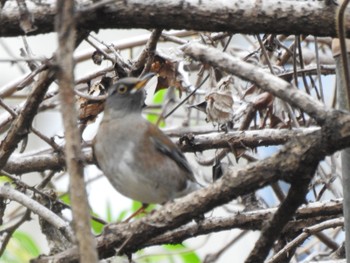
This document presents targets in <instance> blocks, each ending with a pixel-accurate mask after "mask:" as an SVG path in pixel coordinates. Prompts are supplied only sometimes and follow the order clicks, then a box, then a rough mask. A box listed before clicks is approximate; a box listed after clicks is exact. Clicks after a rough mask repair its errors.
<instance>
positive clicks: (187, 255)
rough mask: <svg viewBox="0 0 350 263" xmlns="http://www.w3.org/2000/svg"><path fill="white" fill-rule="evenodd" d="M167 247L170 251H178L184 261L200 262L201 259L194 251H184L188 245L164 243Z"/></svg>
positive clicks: (190, 262)
mask: <svg viewBox="0 0 350 263" xmlns="http://www.w3.org/2000/svg"><path fill="white" fill-rule="evenodd" d="M163 247H164V248H165V249H167V250H169V251H172V252H174V251H178V252H179V254H178V256H179V257H181V259H182V262H184V263H200V262H201V260H200V258H199V257H198V255H197V254H196V253H195V252H194V251H190V250H189V251H186V252H183V250H184V249H186V246H185V245H183V244H177V245H164V246H163Z"/></svg>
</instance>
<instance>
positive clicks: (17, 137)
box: [0, 69, 54, 169]
mask: <svg viewBox="0 0 350 263" xmlns="http://www.w3.org/2000/svg"><path fill="white" fill-rule="evenodd" d="M53 80H54V71H53V70H51V69H49V70H47V71H44V72H43V73H41V74H40V75H39V80H38V81H37V82H36V83H35V85H34V87H33V92H32V93H31V94H30V95H29V96H28V99H27V100H26V102H25V104H24V106H23V110H22V111H21V112H20V113H19V114H18V116H17V117H16V119H15V120H14V122H13V124H12V126H11V128H10V129H9V131H8V133H7V135H6V137H5V139H4V140H3V141H2V142H1V145H0V169H2V168H3V167H4V165H5V164H6V162H7V160H8V158H9V157H10V155H11V154H12V153H13V151H14V150H15V149H16V147H17V145H18V143H19V142H20V141H21V140H22V139H23V138H24V137H25V136H27V134H28V133H29V130H30V127H31V125H32V121H33V119H34V116H35V115H36V113H37V110H38V107H39V104H40V103H41V102H42V100H43V98H44V96H45V93H46V91H47V89H48V88H49V86H50V84H51V83H52V81H53Z"/></svg>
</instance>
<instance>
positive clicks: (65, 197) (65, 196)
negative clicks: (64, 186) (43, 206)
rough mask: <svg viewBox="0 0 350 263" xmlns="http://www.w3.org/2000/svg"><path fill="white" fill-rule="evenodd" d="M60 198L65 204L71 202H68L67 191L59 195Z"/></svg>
mask: <svg viewBox="0 0 350 263" xmlns="http://www.w3.org/2000/svg"><path fill="white" fill-rule="evenodd" d="M60 200H61V201H62V202H63V203H65V204H66V205H70V204H71V202H70V197H69V194H68V193H65V194H63V195H61V196H60Z"/></svg>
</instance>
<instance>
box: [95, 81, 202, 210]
mask: <svg viewBox="0 0 350 263" xmlns="http://www.w3.org/2000/svg"><path fill="white" fill-rule="evenodd" d="M151 77H152V75H146V76H145V77H144V78H143V79H137V78H124V79H121V80H119V81H118V82H117V83H116V84H114V85H113V86H112V87H110V88H109V96H108V98H107V101H106V106H105V110H104V116H103V119H102V122H101V124H100V127H99V130H98V132H97V135H96V138H95V142H94V146H93V147H94V156H95V158H96V161H97V163H98V165H99V167H100V169H101V170H102V171H103V172H104V174H105V175H106V177H107V178H108V179H109V181H110V182H111V184H112V185H113V186H114V188H115V189H116V190H117V191H118V192H120V193H121V194H123V195H125V196H127V197H129V198H131V199H134V200H137V201H140V202H142V203H144V204H148V203H165V202H167V201H169V200H172V199H175V198H178V197H181V196H183V195H186V194H188V193H190V192H192V191H194V190H195V189H197V188H198V183H197V182H196V181H195V178H194V176H193V172H192V170H191V167H190V165H189V164H188V162H187V160H186V158H185V156H184V155H183V154H182V152H181V151H180V150H179V149H178V148H177V146H176V145H175V144H174V143H173V142H172V141H171V140H170V139H169V138H168V137H167V136H166V135H165V134H164V133H163V132H162V131H160V130H159V129H158V127H156V126H155V125H153V124H151V123H149V122H148V121H147V120H145V119H144V118H143V117H142V115H141V112H142V108H143V105H144V99H145V92H144V90H143V89H142V88H143V86H144V85H145V84H146V83H147V81H148V80H149V79H150V78H151Z"/></svg>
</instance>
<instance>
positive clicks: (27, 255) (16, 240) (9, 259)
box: [0, 230, 40, 263]
mask: <svg viewBox="0 0 350 263" xmlns="http://www.w3.org/2000/svg"><path fill="white" fill-rule="evenodd" d="M39 254H40V250H39V247H38V246H37V244H36V243H35V241H34V240H33V239H32V238H31V237H30V235H28V234H27V233H25V232H22V231H18V230H17V231H16V232H15V233H14V234H13V236H12V238H11V240H10V242H9V243H8V244H7V247H6V250H5V252H4V254H3V255H2V257H1V259H0V262H1V263H2V262H4V263H17V262H29V261H30V259H32V258H36V257H38V256H39Z"/></svg>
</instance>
